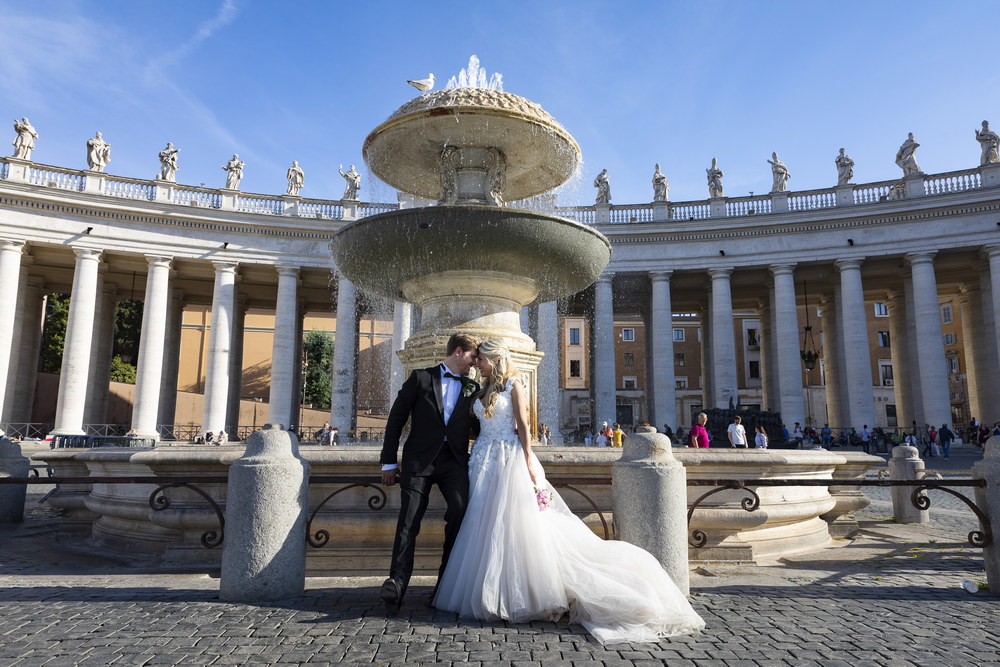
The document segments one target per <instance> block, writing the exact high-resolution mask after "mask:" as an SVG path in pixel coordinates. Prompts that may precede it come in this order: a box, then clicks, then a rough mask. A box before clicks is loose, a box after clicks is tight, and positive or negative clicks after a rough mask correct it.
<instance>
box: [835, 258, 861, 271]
mask: <svg viewBox="0 0 1000 667" xmlns="http://www.w3.org/2000/svg"><path fill="white" fill-rule="evenodd" d="M864 261H865V260H864V258H862V257H855V258H849V259H838V260H836V261H834V263H833V265H834V266H835V267H837V270H838V271H841V272H843V271H845V270H850V271H860V270H861V265H862V264H863V263H864Z"/></svg>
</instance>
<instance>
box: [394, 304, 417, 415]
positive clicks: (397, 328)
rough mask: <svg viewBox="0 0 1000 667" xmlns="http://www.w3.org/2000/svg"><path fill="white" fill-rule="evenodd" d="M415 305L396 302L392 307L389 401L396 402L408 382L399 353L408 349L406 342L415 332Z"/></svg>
mask: <svg viewBox="0 0 1000 667" xmlns="http://www.w3.org/2000/svg"><path fill="white" fill-rule="evenodd" d="M412 324H413V305H412V304H409V303H406V302H403V301H396V302H395V303H394V304H393V306H392V363H391V367H392V369H391V373H392V375H391V376H390V379H389V382H390V383H391V384H390V386H389V401H390V402H391V401H394V400H396V394H398V393H399V389H400V387H402V386H403V383H404V382H406V369H405V368H404V367H403V362H402V361H401V360H400V358H399V354H398V352H399V351H400V350H402V349H403V348H404V347H406V341H407V339H409V337H410V333H411V332H412V331H413V327H412Z"/></svg>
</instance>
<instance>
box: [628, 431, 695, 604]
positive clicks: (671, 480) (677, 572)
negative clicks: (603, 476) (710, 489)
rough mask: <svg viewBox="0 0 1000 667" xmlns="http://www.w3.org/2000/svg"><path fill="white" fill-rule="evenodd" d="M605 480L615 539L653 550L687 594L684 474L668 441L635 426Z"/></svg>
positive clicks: (658, 434)
mask: <svg viewBox="0 0 1000 667" xmlns="http://www.w3.org/2000/svg"><path fill="white" fill-rule="evenodd" d="M611 479H612V494H613V495H612V506H613V509H614V513H615V527H616V530H617V532H618V538H619V539H621V540H622V541H624V542H629V543H631V544H634V545H636V546H638V547H641V548H643V549H645V550H646V551H648V552H649V553H651V554H653V556H655V557H656V559H657V560H658V561H660V565H662V566H663V569H664V570H666V572H667V574H668V575H670V578H671V579H673V581H674V583H675V584H677V587H678V588H679V589H681V591H682V592H683V593H684V594H685V595H688V593H689V592H690V586H689V575H688V542H687V473H686V471H685V470H684V465H683V464H682V463H681V462H680V461H678V460H677V459H675V458H674V454H673V451H672V449H671V445H670V439H669V438H668V437H667V436H665V435H663V434H661V433H657V432H656V429H654V428H652V427H651V426H640V427H639V429H638V430H637V431H636V433H635V434H634V435H630V436H629V437H628V438H626V439H625V443H624V447H623V450H622V456H621V459H619V460H618V461H616V462H615V464H614V465H613V466H612V467H611Z"/></svg>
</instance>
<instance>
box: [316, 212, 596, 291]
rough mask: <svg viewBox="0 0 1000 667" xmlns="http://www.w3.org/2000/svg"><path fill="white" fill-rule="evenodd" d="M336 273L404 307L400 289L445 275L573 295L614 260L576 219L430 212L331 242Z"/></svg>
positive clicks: (372, 225)
mask: <svg viewBox="0 0 1000 667" xmlns="http://www.w3.org/2000/svg"><path fill="white" fill-rule="evenodd" d="M331 250H332V253H333V259H334V262H335V264H336V266H337V269H338V270H339V271H340V272H341V273H342V274H343V275H345V276H346V277H347V278H348V279H349V280H350V281H351V282H353V283H354V284H355V285H358V286H359V287H361V288H363V289H364V290H365V291H367V292H371V293H374V294H378V295H381V296H384V297H387V298H390V299H393V300H396V301H407V300H408V299H406V298H405V296H404V294H403V286H404V285H405V284H406V283H408V282H409V281H411V280H414V279H416V278H422V277H424V276H430V275H434V274H440V273H443V272H445V271H474V272H480V273H483V274H485V273H487V272H496V273H505V274H510V275H514V276H519V277H524V278H527V279H529V280H531V281H533V282H534V285H535V287H536V288H537V290H538V297H537V300H538V301H540V302H541V301H551V300H553V299H557V298H559V297H562V296H566V295H569V294H574V293H576V292H578V291H580V290H582V289H584V288H585V287H587V286H588V285H590V284H591V283H593V282H594V281H595V280H597V278H598V276H600V274H601V271H603V270H604V267H605V266H607V264H608V262H609V261H610V260H611V244H610V243H608V240H607V239H606V238H605V237H604V235H602V234H601V233H600V232H598V231H596V230H594V229H592V228H590V227H587V226H585V225H582V224H580V223H578V222H576V221H574V220H568V219H566V218H560V217H557V216H554V215H546V214H544V213H538V212H535V211H525V210H521V209H515V208H508V207H505V208H499V207H495V206H430V207H427V208H411V209H403V210H400V211H389V212H388V213H381V214H379V215H373V216H370V217H367V218H364V219H362V220H358V221H357V222H352V223H349V224H347V225H345V226H344V227H342V228H341V229H340V231H338V232H337V234H336V235H335V236H334V238H333V241H332V243H331Z"/></svg>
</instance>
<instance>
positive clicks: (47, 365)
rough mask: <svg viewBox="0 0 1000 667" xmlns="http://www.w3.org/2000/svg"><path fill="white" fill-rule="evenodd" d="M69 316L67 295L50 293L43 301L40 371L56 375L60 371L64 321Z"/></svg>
mask: <svg viewBox="0 0 1000 667" xmlns="http://www.w3.org/2000/svg"><path fill="white" fill-rule="evenodd" d="M68 316H69V295H68V294H59V293H58V292H52V293H50V294H48V295H47V298H46V299H45V330H44V334H43V336H42V353H41V358H42V360H41V366H40V370H41V371H42V372H43V373H58V372H60V371H61V370H62V354H63V346H64V345H65V344H66V319H67V317H68Z"/></svg>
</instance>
